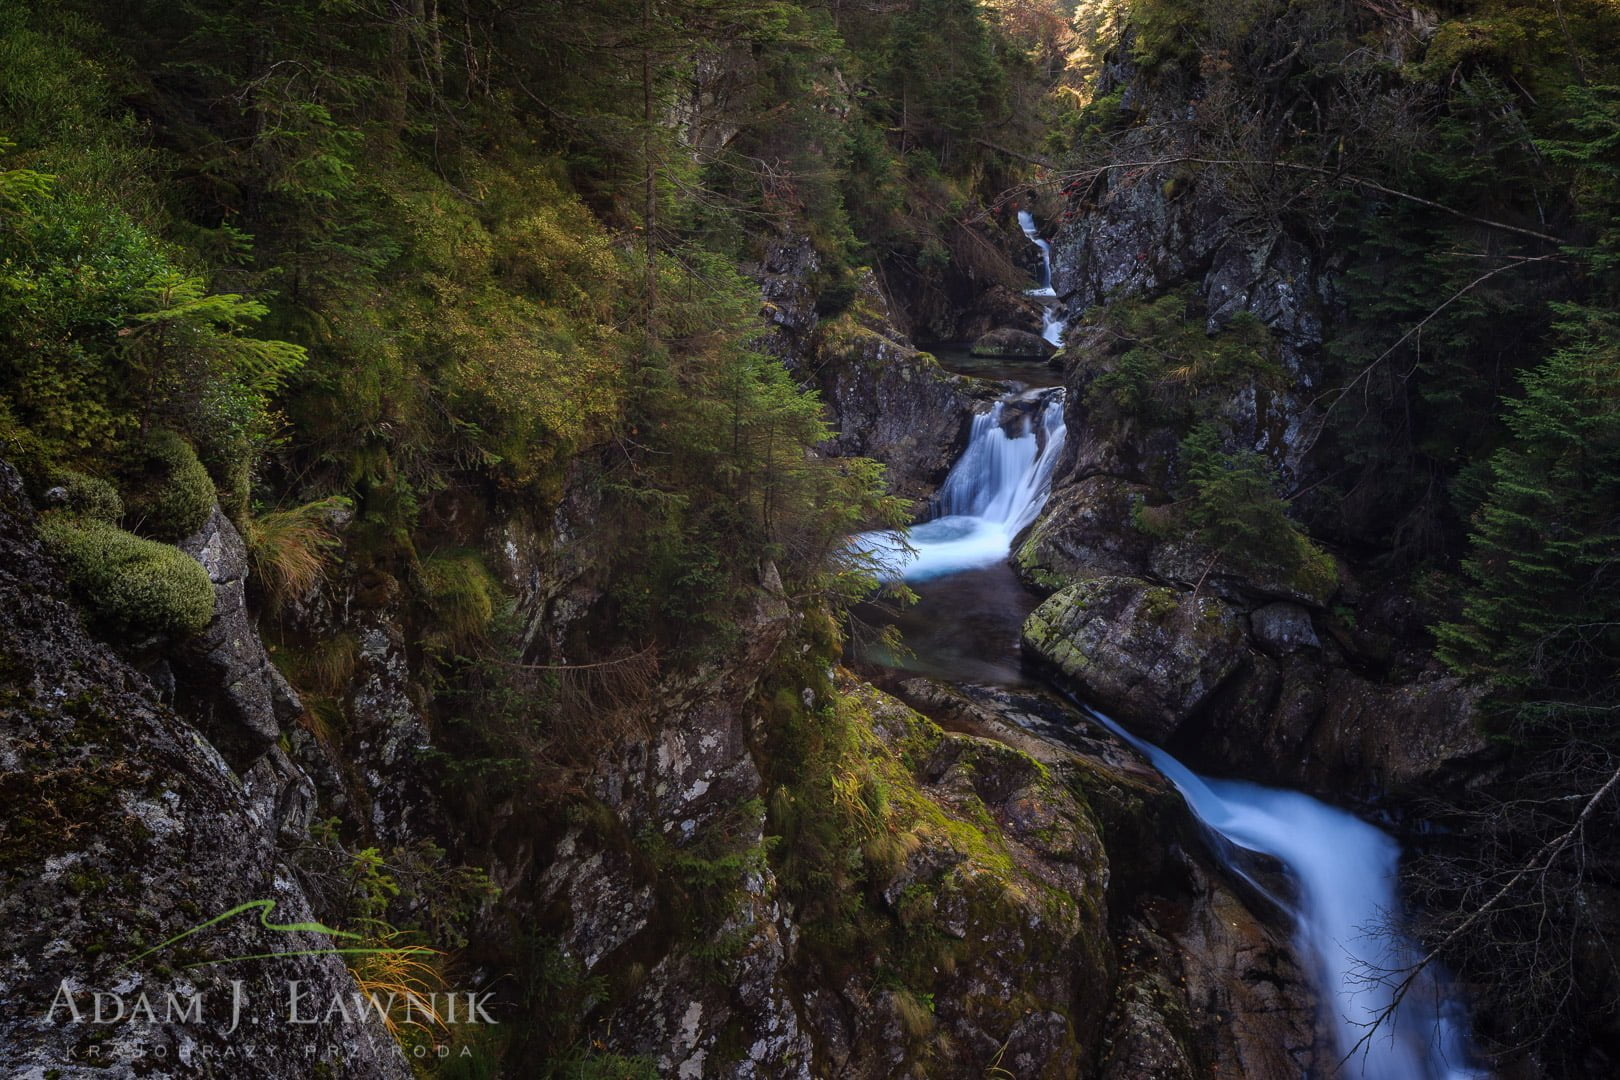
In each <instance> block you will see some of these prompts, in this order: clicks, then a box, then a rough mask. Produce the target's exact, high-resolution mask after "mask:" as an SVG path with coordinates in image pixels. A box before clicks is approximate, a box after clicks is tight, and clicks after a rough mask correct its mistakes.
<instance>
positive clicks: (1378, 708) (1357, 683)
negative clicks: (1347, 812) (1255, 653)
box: [1184, 650, 1488, 798]
mask: <svg viewBox="0 0 1620 1080" xmlns="http://www.w3.org/2000/svg"><path fill="white" fill-rule="evenodd" d="M1483 693H1484V692H1483V689H1482V688H1481V687H1479V686H1471V685H1469V684H1467V683H1465V682H1464V681H1463V680H1461V679H1458V678H1456V677H1455V676H1451V675H1444V674H1441V673H1440V672H1438V671H1430V672H1426V673H1424V674H1423V675H1421V676H1420V677H1418V678H1416V679H1413V680H1410V681H1404V682H1399V683H1380V682H1377V681H1375V680H1373V679H1371V678H1369V677H1366V676H1363V675H1360V674H1357V673H1356V672H1353V671H1349V670H1346V669H1344V668H1341V667H1326V666H1324V665H1323V664H1322V663H1321V662H1320V661H1319V660H1318V659H1316V655H1315V652H1314V650H1305V651H1301V652H1298V653H1295V654H1292V655H1290V656H1288V657H1287V658H1286V659H1285V660H1283V661H1281V662H1280V663H1279V662H1275V661H1271V660H1269V659H1268V660H1265V661H1264V662H1263V663H1259V664H1256V665H1254V666H1253V667H1252V668H1251V670H1250V671H1248V672H1246V673H1245V674H1244V676H1243V677H1242V678H1241V679H1237V680H1234V681H1233V683H1232V685H1231V686H1230V687H1229V688H1228V690H1227V691H1226V692H1225V693H1224V694H1223V695H1222V700H1221V701H1219V702H1218V703H1216V704H1215V705H1214V706H1213V707H1212V708H1211V709H1210V711H1209V714H1208V716H1207V717H1206V718H1205V719H1204V720H1203V721H1202V722H1201V723H1200V724H1199V725H1195V727H1196V730H1194V728H1191V727H1190V728H1189V729H1188V730H1187V731H1186V732H1184V742H1185V744H1186V746H1187V747H1188V749H1189V750H1192V749H1193V748H1194V747H1196V750H1195V752H1194V753H1193V754H1192V756H1193V757H1194V758H1196V760H1197V761H1198V762H1199V763H1200V764H1202V765H1206V766H1215V767H1219V768H1220V769H1222V770H1223V771H1232V772H1237V773H1240V774H1241V775H1244V776H1250V777H1253V778H1255V779H1257V780H1261V781H1263V782H1269V783H1276V784H1284V785H1288V786H1294V787H1300V788H1304V789H1306V790H1308V791H1312V792H1316V793H1318V794H1321V795H1324V796H1327V797H1335V796H1337V797H1341V798H1342V797H1343V796H1345V795H1347V794H1352V795H1369V796H1391V795H1399V794H1401V793H1413V792H1418V791H1422V790H1424V789H1428V790H1431V791H1432V790H1433V788H1434V787H1435V786H1436V785H1442V784H1446V783H1453V782H1455V781H1456V780H1457V778H1458V777H1459V776H1461V775H1463V774H1464V773H1466V772H1467V771H1468V770H1469V769H1471V768H1475V767H1477V766H1478V765H1480V764H1481V763H1483V762H1484V761H1485V760H1486V758H1487V757H1488V747H1487V744H1486V742H1485V740H1484V738H1483V736H1482V735H1481V734H1480V730H1479V719H1480V717H1479V706H1480V701H1481V699H1482V697H1483Z"/></svg>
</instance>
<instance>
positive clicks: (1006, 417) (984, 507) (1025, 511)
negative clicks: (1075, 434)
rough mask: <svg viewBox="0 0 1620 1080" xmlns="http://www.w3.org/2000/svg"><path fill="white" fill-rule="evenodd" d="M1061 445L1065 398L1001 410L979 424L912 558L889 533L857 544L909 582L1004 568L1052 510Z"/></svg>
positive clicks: (917, 529) (918, 535)
mask: <svg viewBox="0 0 1620 1080" xmlns="http://www.w3.org/2000/svg"><path fill="white" fill-rule="evenodd" d="M1063 437H1064V426H1063V391H1062V390H1042V391H1037V392H1035V393H1033V394H1025V395H1022V396H1019V397H1010V398H1004V399H1002V400H1001V401H998V402H996V403H995V405H994V406H992V407H991V408H990V410H989V411H988V412H983V413H980V414H978V415H977V416H975V417H974V418H973V429H972V432H971V433H970V434H969V436H968V445H967V449H966V450H964V451H963V452H962V456H961V457H960V458H958V459H957V461H956V464H955V465H954V466H952V467H951V472H950V475H949V476H947V477H946V478H945V484H944V486H942V487H941V488H940V489H939V497H938V516H936V517H934V518H932V519H931V520H929V521H925V522H923V523H922V524H920V525H915V526H913V527H912V529H911V533H910V537H909V541H910V547H911V549H912V550H910V551H907V550H906V548H905V545H904V544H903V542H902V541H901V538H900V537H899V536H898V535H896V534H894V533H889V532H879V533H863V534H862V535H861V536H859V537H856V538H855V541H854V542H855V544H856V545H857V546H858V547H860V548H862V549H864V550H866V551H869V552H872V553H873V554H876V555H877V556H878V557H879V559H880V560H881V561H882V562H883V563H884V564H885V565H886V567H887V569H888V570H889V572H890V573H892V574H894V575H895V576H897V577H902V578H904V579H905V580H907V581H924V580H926V579H928V578H934V577H941V576H943V575H946V574H954V573H956V572H957V571H960V570H971V569H973V568H974V567H980V566H990V565H991V564H993V563H997V562H1001V561H1002V560H1005V559H1006V558H1007V556H1008V554H1009V553H1010V552H1011V550H1012V542H1013V538H1014V537H1016V536H1017V535H1018V534H1019V532H1021V531H1022V530H1023V529H1024V528H1025V527H1026V526H1027V525H1029V524H1030V523H1031V522H1033V521H1034V520H1035V518H1036V515H1038V514H1039V513H1040V512H1041V507H1042V506H1044V505H1045V503H1046V496H1047V493H1048V492H1049V491H1050V490H1051V487H1052V466H1053V464H1054V463H1055V462H1056V461H1057V458H1058V455H1059V454H1060V453H1061V452H1062V450H1063Z"/></svg>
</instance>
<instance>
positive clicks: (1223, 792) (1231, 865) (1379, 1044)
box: [1091, 711, 1484, 1080]
mask: <svg viewBox="0 0 1620 1080" xmlns="http://www.w3.org/2000/svg"><path fill="white" fill-rule="evenodd" d="M1091 715H1092V716H1094V717H1096V718H1097V719H1098V721H1100V722H1101V723H1102V724H1103V726H1104V727H1106V728H1108V729H1109V730H1110V731H1112V732H1113V733H1114V734H1116V735H1118V736H1119V737H1120V738H1122V739H1124V740H1125V741H1126V742H1128V743H1130V744H1131V745H1132V746H1134V747H1136V748H1137V749H1138V750H1140V751H1141V752H1142V754H1143V755H1144V756H1145V757H1146V758H1147V759H1148V760H1149V761H1150V762H1152V763H1153V767H1154V768H1156V769H1158V770H1159V772H1160V773H1162V774H1163V775H1164V776H1165V778H1166V779H1168V780H1169V781H1170V782H1171V783H1172V784H1174V785H1175V787H1176V790H1177V791H1179V792H1180V793H1181V797H1182V798H1183V799H1185V800H1186V801H1187V806H1188V808H1190V809H1191V810H1192V812H1193V814H1194V816H1196V817H1197V818H1198V820H1199V821H1200V822H1202V823H1203V824H1204V825H1205V826H1207V827H1208V828H1209V829H1211V830H1212V831H1213V832H1215V833H1216V834H1217V835H1219V836H1220V837H1221V838H1223V839H1224V840H1225V841H1227V843H1229V844H1231V845H1235V847H1237V848H1239V849H1242V850H1245V851H1251V852H1260V853H1261V854H1264V855H1269V856H1271V857H1272V858H1274V859H1276V860H1277V861H1278V862H1280V863H1282V864H1283V865H1284V866H1285V867H1286V868H1287V870H1288V874H1289V876H1290V877H1291V878H1292V879H1293V881H1294V882H1295V884H1296V885H1297V887H1298V895H1297V897H1295V898H1293V899H1292V900H1288V899H1285V898H1281V897H1277V896H1275V895H1273V894H1272V893H1270V892H1269V891H1268V890H1267V889H1266V888H1265V887H1264V886H1263V885H1261V884H1260V883H1259V882H1258V881H1256V880H1255V879H1254V878H1253V877H1251V876H1250V875H1249V874H1248V872H1247V871H1245V870H1244V868H1243V866H1242V862H1241V859H1240V858H1238V857H1234V856H1236V854H1237V853H1236V852H1232V851H1230V850H1222V845H1213V848H1214V855H1215V857H1216V858H1217V860H1219V861H1220V863H1221V864H1222V866H1223V867H1224V868H1225V869H1226V870H1227V871H1228V872H1229V873H1231V874H1233V875H1235V876H1237V877H1241V878H1243V879H1244V880H1246V881H1248V882H1249V884H1251V885H1253V886H1254V887H1255V888H1257V889H1259V890H1260V891H1261V892H1262V893H1265V894H1266V895H1268V896H1270V897H1271V899H1272V900H1273V901H1274V902H1276V903H1277V904H1278V906H1279V907H1282V908H1283V909H1284V910H1286V911H1288V912H1289V913H1290V914H1291V915H1292V916H1293V918H1294V928H1295V938H1296V940H1297V941H1298V944H1299V951H1300V953H1301V955H1302V956H1303V957H1304V958H1306V960H1307V961H1308V962H1309V964H1310V966H1311V969H1312V974H1313V975H1314V977H1315V980H1316V984H1317V986H1318V987H1319V988H1320V989H1321V991H1322V996H1323V1008H1324V1011H1325V1012H1326V1013H1327V1014H1328V1015H1326V1016H1325V1017H1324V1018H1323V1019H1324V1022H1325V1023H1326V1024H1327V1025H1328V1026H1329V1028H1330V1029H1331V1031H1332V1033H1333V1037H1334V1046H1335V1047H1336V1048H1337V1050H1338V1053H1339V1056H1340V1057H1341V1058H1342V1059H1344V1067H1343V1073H1344V1075H1346V1076H1365V1077H1368V1078H1369V1080H1467V1078H1474V1077H1479V1076H1482V1075H1484V1074H1483V1073H1480V1072H1478V1071H1475V1070H1474V1069H1472V1068H1470V1067H1469V1066H1468V1064H1467V1061H1468V1057H1469V1055H1468V1046H1467V1038H1466V1035H1465V1032H1466V1018H1465V1016H1464V1009H1463V1007H1462V1005H1461V1003H1460V1002H1457V1001H1455V1000H1453V999H1449V998H1447V997H1446V996H1445V994H1444V984H1443V983H1442V982H1441V981H1439V980H1436V979H1434V978H1430V977H1429V973H1427V972H1425V973H1422V974H1421V975H1420V976H1419V978H1418V979H1417V980H1416V981H1415V982H1414V983H1413V985H1412V987H1411V988H1410V990H1409V991H1408V992H1407V994H1406V996H1405V997H1404V999H1403V1000H1402V1001H1400V1002H1399V1003H1398V1004H1397V1003H1396V1002H1395V1001H1394V998H1393V985H1392V984H1393V983H1395V982H1397V981H1398V980H1399V979H1400V978H1401V977H1402V973H1403V971H1404V969H1406V968H1407V967H1408V966H1409V965H1411V964H1413V963H1415V962H1416V961H1417V960H1418V959H1419V958H1420V956H1421V952H1420V950H1418V948H1417V947H1416V946H1415V944H1414V943H1413V942H1412V941H1411V940H1409V939H1408V938H1407V937H1406V936H1405V935H1404V934H1403V933H1402V932H1401V930H1400V925H1399V924H1400V918H1401V905H1400V899H1399V897H1398V896H1397V895H1396V882H1397V872H1398V868H1399V864H1400V857H1401V851H1400V846H1399V845H1398V844H1396V842H1395V840H1394V839H1393V838H1392V837H1390V836H1389V835H1388V834H1387V833H1385V832H1383V831H1382V830H1380V829H1377V828H1375V827H1374V826H1372V825H1369V824H1367V823H1366V822H1365V821H1362V820H1361V819H1360V818H1358V817H1356V816H1355V815H1354V814H1350V813H1348V812H1346V811H1344V810H1340V809H1337V808H1336V807H1332V806H1329V805H1327V804H1326V803H1323V802H1320V801H1318V800H1316V799H1313V798H1311V797H1310V796H1309V795H1304V794H1301V793H1299V792H1297V791H1283V790H1279V789H1277V788H1268V787H1262V786H1261V785H1259V784H1250V783H1244V782H1242V781H1237V780H1213V779H1210V778H1208V777H1203V776H1199V775H1198V774H1197V773H1195V772H1193V771H1192V770H1191V769H1189V768H1187V767H1186V766H1185V765H1183V764H1182V763H1181V762H1179V761H1177V760H1176V759H1175V758H1173V757H1171V756H1170V755H1169V754H1167V753H1165V752H1164V751H1163V750H1161V749H1159V748H1158V747H1157V746H1154V745H1153V744H1152V743H1149V742H1147V741H1145V740H1143V739H1139V738H1137V737H1136V736H1134V735H1132V734H1131V733H1130V732H1128V731H1126V730H1125V729H1124V728H1122V727H1120V726H1119V725H1118V724H1116V723H1114V722H1113V721H1112V720H1110V719H1108V718H1107V717H1105V716H1103V715H1102V714H1100V713H1097V712H1095V711H1093V712H1092V713H1091ZM1392 1007H1393V1009H1392ZM1386 1014H1387V1015H1386ZM1375 1023H1376V1024H1377V1027H1376V1028H1375V1027H1374V1026H1373V1025H1374V1024H1375Z"/></svg>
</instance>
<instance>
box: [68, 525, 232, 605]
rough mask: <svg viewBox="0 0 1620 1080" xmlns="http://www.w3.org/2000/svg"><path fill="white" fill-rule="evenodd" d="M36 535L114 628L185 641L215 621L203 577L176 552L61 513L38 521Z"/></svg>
mask: <svg viewBox="0 0 1620 1080" xmlns="http://www.w3.org/2000/svg"><path fill="white" fill-rule="evenodd" d="M39 535H40V539H41V540H43V541H44V542H45V545H46V547H47V548H49V549H50V551H51V553H52V554H54V555H55V556H56V558H57V560H58V561H59V562H60V563H61V564H62V567H63V569H64V570H65V571H66V573H67V577H68V581H69V582H70V583H71V584H72V585H73V588H74V590H75V592H77V593H78V595H79V596H80V597H81V598H82V599H83V600H84V602H85V604H86V605H87V606H88V607H89V608H90V609H91V611H92V612H94V613H95V615H96V616H97V617H98V618H99V619H101V620H103V621H104V622H106V623H107V624H109V626H110V627H111V628H112V629H114V630H118V631H133V632H137V633H139V632H144V633H151V634H175V635H179V636H188V635H191V634H195V633H197V632H198V631H200V630H202V629H203V628H204V627H206V626H207V625H208V622H209V620H210V619H212V618H213V617H214V586H213V584H212V583H211V582H209V580H208V573H207V571H205V570H204V569H203V568H202V565H201V564H200V563H198V562H197V561H196V560H195V559H193V558H191V557H190V556H188V555H187V554H186V553H185V552H183V551H181V550H180V549H179V548H176V547H173V546H171V545H169V544H160V543H158V542H156V541H153V540H143V539H141V538H140V537H138V536H136V535H134V534H133V533H127V532H125V531H124V530H123V529H120V528H118V527H117V526H115V525H111V524H108V523H107V522H105V521H97V520H96V519H94V518H89V517H82V516H79V515H76V514H70V513H65V512H62V511H56V512H53V513H48V514H46V515H44V516H43V517H42V518H41V519H40V523H39Z"/></svg>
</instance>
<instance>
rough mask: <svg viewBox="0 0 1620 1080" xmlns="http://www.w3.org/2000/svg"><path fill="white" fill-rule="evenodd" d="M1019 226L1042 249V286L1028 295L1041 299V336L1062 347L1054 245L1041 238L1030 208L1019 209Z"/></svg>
mask: <svg viewBox="0 0 1620 1080" xmlns="http://www.w3.org/2000/svg"><path fill="white" fill-rule="evenodd" d="M1018 227H1019V228H1020V229H1023V230H1024V236H1025V237H1026V238H1028V240H1029V242H1030V243H1032V244H1034V245H1035V246H1036V247H1038V248H1040V249H1041V287H1040V288H1038V289H1030V290H1029V293H1028V295H1030V296H1033V297H1035V298H1036V299H1037V300H1040V301H1041V337H1043V338H1045V339H1046V340H1047V342H1049V343H1050V344H1052V345H1054V346H1056V347H1058V348H1062V346H1063V329H1064V326H1063V320H1062V319H1059V318H1058V317H1057V291H1056V290H1055V289H1053V288H1052V245H1051V244H1050V243H1049V242H1048V241H1046V240H1043V239H1041V234H1040V232H1039V231H1038V230H1037V229H1036V228H1035V215H1033V214H1031V213H1030V212H1029V211H1028V210H1020V211H1018Z"/></svg>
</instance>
